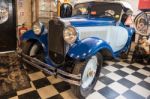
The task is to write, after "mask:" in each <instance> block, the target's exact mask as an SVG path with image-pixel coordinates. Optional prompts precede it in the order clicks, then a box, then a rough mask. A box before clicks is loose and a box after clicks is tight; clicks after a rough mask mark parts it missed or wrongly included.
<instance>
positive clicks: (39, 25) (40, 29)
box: [33, 22, 42, 35]
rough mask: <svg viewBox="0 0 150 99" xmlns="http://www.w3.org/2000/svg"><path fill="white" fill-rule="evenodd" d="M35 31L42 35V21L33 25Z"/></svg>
mask: <svg viewBox="0 0 150 99" xmlns="http://www.w3.org/2000/svg"><path fill="white" fill-rule="evenodd" d="M33 32H34V33H35V34H36V35H40V34H41V32H42V23H40V22H36V23H34V25H33Z"/></svg>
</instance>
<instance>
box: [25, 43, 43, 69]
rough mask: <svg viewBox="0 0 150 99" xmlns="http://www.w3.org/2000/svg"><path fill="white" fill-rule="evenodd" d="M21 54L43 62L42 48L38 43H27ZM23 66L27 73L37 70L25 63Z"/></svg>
mask: <svg viewBox="0 0 150 99" xmlns="http://www.w3.org/2000/svg"><path fill="white" fill-rule="evenodd" d="M23 53H24V54H26V55H29V56H31V57H33V58H36V59H39V60H41V61H42V62H45V59H44V51H43V48H42V46H41V44H40V43H38V42H27V43H26V44H25V46H24V47H23ZM23 66H24V67H25V68H27V69H28V70H29V71H35V70H38V69H37V68H34V67H33V66H31V65H29V64H26V63H23Z"/></svg>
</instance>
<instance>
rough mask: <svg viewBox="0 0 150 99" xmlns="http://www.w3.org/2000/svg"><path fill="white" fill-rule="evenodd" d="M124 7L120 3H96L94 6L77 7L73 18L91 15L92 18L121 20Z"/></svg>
mask: <svg viewBox="0 0 150 99" xmlns="http://www.w3.org/2000/svg"><path fill="white" fill-rule="evenodd" d="M122 9H123V8H122V5H121V4H119V3H108V2H95V3H93V4H92V6H89V4H88V3H85V4H78V5H76V6H75V8H74V11H73V16H75V15H82V16H85V15H90V16H92V17H112V18H115V20H119V19H120V16H121V12H122Z"/></svg>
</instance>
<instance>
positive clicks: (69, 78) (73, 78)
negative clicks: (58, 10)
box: [19, 53, 81, 86]
mask: <svg viewBox="0 0 150 99" xmlns="http://www.w3.org/2000/svg"><path fill="white" fill-rule="evenodd" d="M19 56H20V58H21V59H22V61H23V62H26V63H27V64H30V65H32V66H34V67H36V68H38V69H40V70H42V71H44V72H46V73H47V74H49V75H54V76H55V77H59V78H61V79H63V80H64V81H66V82H68V83H70V84H74V85H78V86H80V85H81V82H80V81H81V74H78V75H74V74H71V73H68V72H65V71H63V70H61V69H59V68H56V67H53V66H50V65H48V64H45V63H44V62H41V61H40V60H38V59H35V58H33V57H30V56H28V55H25V54H24V53H19Z"/></svg>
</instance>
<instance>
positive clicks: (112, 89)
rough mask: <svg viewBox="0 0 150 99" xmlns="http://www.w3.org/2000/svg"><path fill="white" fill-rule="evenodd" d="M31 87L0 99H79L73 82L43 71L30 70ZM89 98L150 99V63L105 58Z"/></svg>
mask: <svg viewBox="0 0 150 99" xmlns="http://www.w3.org/2000/svg"><path fill="white" fill-rule="evenodd" d="M28 75H29V78H30V80H31V86H32V87H31V88H28V89H25V90H21V91H17V92H14V93H11V94H9V95H6V96H1V97H0V99H5V98H10V99H77V98H76V97H75V96H74V95H73V93H72V92H71V90H70V85H69V84H68V83H66V82H64V81H62V80H61V79H59V78H57V79H56V78H55V77H53V76H49V75H47V74H45V73H43V72H41V71H38V70H36V72H30V73H29V74H28ZM94 90H95V91H94V92H93V93H91V94H90V95H89V96H88V97H87V99H150V65H140V64H137V63H133V64H129V63H127V62H111V61H106V63H105V66H104V67H103V68H102V72H101V76H100V77H99V80H98V82H97V84H96V86H95V88H94Z"/></svg>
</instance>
